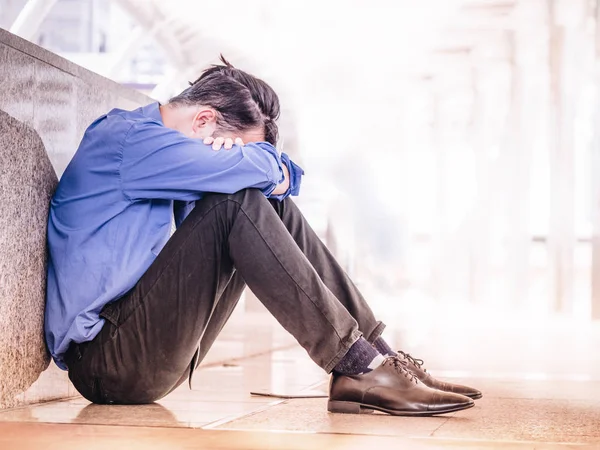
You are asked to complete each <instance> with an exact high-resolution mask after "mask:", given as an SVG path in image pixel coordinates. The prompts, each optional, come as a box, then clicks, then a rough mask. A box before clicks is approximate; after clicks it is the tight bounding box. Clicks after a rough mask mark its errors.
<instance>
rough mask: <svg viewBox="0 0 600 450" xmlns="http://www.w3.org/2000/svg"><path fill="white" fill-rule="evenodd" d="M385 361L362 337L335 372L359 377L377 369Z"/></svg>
mask: <svg viewBox="0 0 600 450" xmlns="http://www.w3.org/2000/svg"><path fill="white" fill-rule="evenodd" d="M383 360H384V358H383V356H381V354H380V353H379V352H378V351H377V350H376V349H375V348H374V347H373V346H372V345H371V344H369V343H368V342H367V341H366V339H364V338H362V337H361V338H360V339H359V340H358V341H356V342H355V343H354V344H352V347H350V348H349V349H348V352H347V353H346V354H345V355H344V357H343V358H342V359H341V360H340V362H339V363H337V365H336V366H335V367H334V368H333V371H334V372H335V373H339V374H342V375H359V374H361V373H366V372H370V371H371V370H373V369H375V368H376V367H378V366H379V365H380V364H381V363H382V362H383Z"/></svg>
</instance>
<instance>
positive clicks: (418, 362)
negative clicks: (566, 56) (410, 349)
mask: <svg viewBox="0 0 600 450" xmlns="http://www.w3.org/2000/svg"><path fill="white" fill-rule="evenodd" d="M398 354H399V355H402V357H403V358H404V359H407V360H409V361H410V362H411V363H413V364H414V365H415V366H417V367H418V368H419V369H423V371H424V372H427V369H425V368H423V367H421V366H422V365H423V364H425V361H423V360H422V359H419V358H413V357H412V356H411V355H410V353H404V352H403V351H402V350H398Z"/></svg>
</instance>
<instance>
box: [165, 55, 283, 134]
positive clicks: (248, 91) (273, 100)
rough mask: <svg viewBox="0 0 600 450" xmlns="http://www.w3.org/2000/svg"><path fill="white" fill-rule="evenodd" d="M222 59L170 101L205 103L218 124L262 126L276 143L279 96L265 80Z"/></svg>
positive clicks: (244, 127) (238, 127)
mask: <svg viewBox="0 0 600 450" xmlns="http://www.w3.org/2000/svg"><path fill="white" fill-rule="evenodd" d="M220 60H221V62H222V63H223V64H222V65H221V64H215V65H212V66H211V67H209V68H208V69H206V70H205V71H204V72H202V75H201V76H200V78H198V79H197V80H196V81H194V82H193V83H190V87H189V88H187V89H186V90H184V91H183V92H182V93H181V94H179V95H176V96H175V97H173V98H172V99H171V100H169V103H173V104H176V105H177V104H179V105H206V106H210V107H211V108H213V109H214V110H215V111H216V112H217V114H218V117H217V125H218V126H219V127H221V128H222V129H226V130H231V131H245V130H248V129H250V128H255V127H259V126H262V127H264V130H265V140H266V141H267V142H269V143H270V144H273V145H275V144H276V143H277V140H278V138H279V131H278V128H277V124H276V123H275V121H276V120H277V119H279V97H277V94H276V93H275V91H274V90H273V89H272V88H271V86H269V85H268V84H267V83H265V82H264V81H263V80H261V79H259V78H256V77H254V76H252V75H250V74H248V73H246V72H244V71H242V70H240V69H236V68H235V67H233V66H232V65H231V64H230V63H229V62H228V61H227V60H226V59H225V58H224V57H223V55H220Z"/></svg>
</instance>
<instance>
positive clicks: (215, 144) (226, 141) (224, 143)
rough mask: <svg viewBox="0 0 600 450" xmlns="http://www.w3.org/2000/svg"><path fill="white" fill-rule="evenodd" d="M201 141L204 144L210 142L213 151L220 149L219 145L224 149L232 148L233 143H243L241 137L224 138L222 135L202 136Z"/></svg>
mask: <svg viewBox="0 0 600 450" xmlns="http://www.w3.org/2000/svg"><path fill="white" fill-rule="evenodd" d="M202 142H204V144H206V145H210V144H212V149H213V150H214V151H219V150H221V147H224V148H225V150H231V149H232V148H233V144H235V145H244V141H242V138H235V140H233V139H231V138H224V137H218V138H214V137H207V138H204V140H203V141H202Z"/></svg>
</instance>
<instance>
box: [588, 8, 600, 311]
mask: <svg viewBox="0 0 600 450" xmlns="http://www.w3.org/2000/svg"><path fill="white" fill-rule="evenodd" d="M594 9H595V11H594V13H595V16H596V17H595V19H596V42H595V67H594V69H595V77H596V80H597V81H596V111H595V117H594V119H595V120H594V126H593V133H594V134H593V141H592V159H591V183H592V186H591V188H592V196H591V205H590V206H591V220H592V307H591V309H592V311H591V314H592V319H600V126H599V125H598V124H599V123H600V0H595V1H594Z"/></svg>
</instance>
